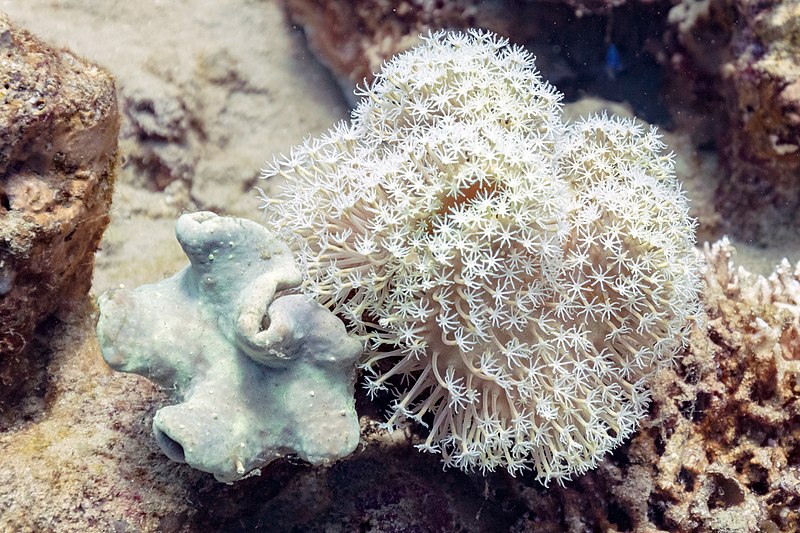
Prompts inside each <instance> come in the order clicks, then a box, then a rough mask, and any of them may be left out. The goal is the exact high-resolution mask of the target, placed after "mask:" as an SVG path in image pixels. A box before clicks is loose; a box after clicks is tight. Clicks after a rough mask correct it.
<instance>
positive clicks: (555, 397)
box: [264, 30, 700, 484]
mask: <svg viewBox="0 0 800 533" xmlns="http://www.w3.org/2000/svg"><path fill="white" fill-rule="evenodd" d="M359 94H360V95H361V96H362V97H363V98H362V100H361V101H360V102H359V104H358V106H357V108H356V109H355V111H354V112H353V119H352V123H351V124H340V125H338V126H337V127H336V128H334V129H333V130H331V131H330V132H329V133H328V134H327V135H325V136H322V137H320V138H317V139H312V140H309V141H308V142H306V143H305V144H304V145H303V146H300V147H296V148H294V149H293V150H292V151H291V153H290V155H288V156H286V157H284V158H282V159H276V160H275V163H274V164H273V165H272V166H270V168H268V169H267V170H266V171H265V174H264V176H265V177H271V176H282V177H285V178H286V179H287V183H286V185H285V186H284V188H283V191H282V193H281V194H280V195H279V196H278V197H277V198H269V199H268V198H265V201H264V208H265V209H266V213H267V217H268V220H269V221H270V223H271V224H273V225H275V226H276V227H277V228H279V230H280V231H281V235H282V236H284V237H285V238H286V239H287V240H288V241H289V242H291V244H292V245H293V247H294V250H295V251H296V253H297V254H298V255H299V258H300V263H301V269H302V270H303V271H304V272H305V280H304V283H303V289H304V290H305V292H306V293H307V294H309V295H311V296H313V297H314V298H316V299H317V300H318V301H319V302H320V303H322V304H323V305H325V306H327V307H328V308H330V309H331V310H333V311H334V312H335V313H337V314H339V315H340V316H342V317H343V318H344V319H345V320H346V321H347V322H348V323H349V325H350V327H351V329H352V330H353V331H355V332H356V333H357V334H359V335H360V336H362V337H363V338H364V339H365V340H366V341H367V343H368V344H367V353H366V356H365V358H364V359H363V360H362V368H363V369H364V371H365V373H366V374H367V387H368V389H369V392H370V394H371V395H375V394H378V393H380V392H381V391H384V390H387V389H388V388H389V386H390V384H391V385H392V386H394V385H395V383H394V381H395V380H394V379H393V378H402V383H403V385H399V392H398V393H397V398H396V400H394V402H393V403H392V405H391V408H390V415H389V420H388V422H387V426H388V427H390V428H391V427H395V426H397V425H400V424H402V423H404V422H405V421H406V420H409V419H410V420H415V421H418V422H420V423H421V424H423V425H425V426H426V427H427V428H428V436H427V438H426V439H425V440H424V441H423V442H421V443H419V444H418V448H420V449H422V450H424V451H429V452H436V453H441V454H442V456H443V457H444V461H445V464H446V465H449V466H454V467H457V468H460V469H463V470H473V469H478V470H480V471H481V472H487V471H492V470H495V469H496V468H498V467H504V468H506V469H507V470H508V471H509V472H510V473H512V474H516V473H519V472H522V471H525V470H528V469H532V470H533V473H534V475H535V476H536V478H537V479H538V480H539V481H540V482H542V483H544V484H548V483H549V482H550V481H552V480H556V481H558V482H563V481H564V480H566V479H569V478H571V477H572V476H574V475H575V474H580V473H583V472H586V471H587V470H589V469H590V468H592V467H594V466H595V465H596V463H597V461H598V460H599V459H600V458H602V457H603V456H604V455H605V454H606V453H607V452H608V451H609V450H611V449H613V448H615V447H617V446H619V445H620V444H621V443H622V442H623V441H624V440H625V439H626V438H628V437H629V436H630V435H631V433H632V432H633V431H634V430H635V429H636V428H637V427H638V425H639V423H640V421H641V420H642V419H643V418H644V417H645V415H646V410H647V404H648V400H649V392H648V383H649V381H650V379H651V378H652V376H653V374H654V373H655V372H656V371H657V370H658V369H660V368H662V367H664V366H666V365H669V364H670V363H671V362H672V360H673V358H674V356H675V354H676V351H677V350H678V349H679V348H680V347H681V346H682V345H683V344H685V342H686V331H687V328H688V324H689V323H690V319H692V318H694V317H696V316H697V315H698V310H699V304H698V300H697V295H698V291H699V289H700V278H699V272H700V259H699V256H698V255H697V254H696V253H695V251H694V248H693V245H694V225H695V223H694V221H693V220H692V219H691V218H690V217H689V215H688V205H687V200H686V198H685V196H684V195H683V192H682V191H681V189H680V186H679V184H678V182H677V181H676V180H675V177H674V171H673V162H672V158H671V157H670V156H669V155H664V154H663V153H661V151H662V150H663V148H664V145H663V144H662V143H661V141H660V140H659V137H658V135H657V133H656V132H655V129H650V130H645V129H643V128H642V127H640V126H638V125H636V124H635V123H634V122H632V121H630V120H625V119H617V118H608V117H606V116H595V117H591V118H588V119H586V120H583V121H581V122H577V123H575V124H564V123H563V122H562V121H561V104H560V98H561V95H560V94H559V93H558V92H557V91H556V90H555V89H554V88H553V87H552V86H551V85H549V84H547V83H546V82H544V81H542V80H541V78H540V77H539V74H538V73H537V71H536V70H535V67H534V64H533V58H532V56H531V55H530V54H529V53H528V52H526V51H525V50H524V49H522V48H521V47H517V46H512V45H509V43H508V42H507V41H506V40H504V39H500V38H499V37H497V36H495V35H494V34H491V33H483V32H480V31H474V30H473V31H470V32H468V33H452V32H439V33H435V34H431V35H429V36H428V37H427V38H423V44H421V45H420V46H418V47H416V48H414V49H412V50H410V51H408V52H406V53H403V54H400V55H398V56H396V57H395V58H394V59H392V60H391V61H389V62H388V63H387V64H385V65H384V67H383V69H382V71H381V72H380V73H378V74H377V76H376V78H375V81H374V83H372V84H370V85H367V86H366V87H364V88H363V89H361V90H360V91H359Z"/></svg>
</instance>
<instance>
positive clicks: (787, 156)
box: [666, 0, 800, 244]
mask: <svg viewBox="0 0 800 533" xmlns="http://www.w3.org/2000/svg"><path fill="white" fill-rule="evenodd" d="M668 22H669V27H670V30H669V32H668V33H667V36H666V46H667V50H668V54H667V57H668V68H669V70H670V71H671V72H670V74H669V75H668V76H667V77H666V79H667V80H671V81H672V83H669V91H670V93H671V97H670V98H671V100H672V107H673V108H674V109H673V110H674V111H675V112H674V113H673V116H674V119H675V121H676V124H677V126H679V127H681V128H684V129H690V130H693V131H694V132H695V135H696V136H697V142H698V143H700V142H709V141H712V142H715V143H716V144H717V146H718V147H719V149H720V153H721V155H722V157H721V158H720V160H721V161H722V162H723V164H724V165H725V167H726V174H727V175H728V178H727V179H726V180H725V181H724V182H723V183H722V184H721V186H720V188H719V190H718V194H717V198H716V203H717V206H718V208H719V209H720V211H724V212H728V213H730V214H731V215H732V216H730V217H729V218H730V220H729V224H728V227H727V228H726V230H727V231H729V232H732V233H733V234H735V235H736V236H738V237H740V238H743V239H745V238H746V239H758V240H759V241H761V242H762V243H763V244H769V241H771V240H775V239H778V238H783V239H786V238H791V234H796V233H797V228H798V227H800V217H798V215H797V213H798V207H799V206H800V4H798V3H797V2H796V1H794V0H701V1H699V2H698V1H695V0H684V1H682V2H680V3H679V4H678V5H676V6H675V7H673V8H672V9H671V10H670V12H669V17H668Z"/></svg>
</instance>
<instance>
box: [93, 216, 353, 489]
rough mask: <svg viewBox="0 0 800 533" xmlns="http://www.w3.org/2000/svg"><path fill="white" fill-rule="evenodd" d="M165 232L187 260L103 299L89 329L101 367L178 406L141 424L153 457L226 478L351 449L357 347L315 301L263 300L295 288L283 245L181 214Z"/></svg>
mask: <svg viewBox="0 0 800 533" xmlns="http://www.w3.org/2000/svg"><path fill="white" fill-rule="evenodd" d="M176 234H177V237H178V241H179V242H180V244H181V246H182V247H183V250H184V252H185V253H186V255H187V256H188V257H189V260H190V262H191V264H190V265H189V266H188V267H187V268H185V269H184V270H182V271H181V272H179V273H177V274H176V275H175V276H173V277H172V278H169V279H167V280H164V281H162V282H160V283H157V284H154V285H145V286H142V287H139V288H137V289H135V290H132V291H131V290H114V291H109V292H108V293H106V294H104V295H103V296H101V298H100V299H99V305H100V320H99V322H98V325H97V333H98V339H99V342H100V348H101V351H102V353H103V357H104V358H105V360H106V361H107V362H108V364H109V365H111V366H112V367H113V368H114V369H116V370H119V371H123V372H134V373H137V374H140V375H143V376H145V377H147V378H149V379H151V380H153V381H154V382H156V383H157V384H159V385H161V386H162V387H164V388H167V389H168V390H169V392H170V394H171V396H172V397H173V398H174V399H176V400H178V402H179V403H178V404H176V405H171V406H167V407H163V408H161V409H160V410H159V411H158V412H157V413H156V415H155V417H154V419H153V432H154V434H155V436H156V439H157V441H158V443H159V445H160V446H161V448H162V449H163V451H164V453H166V455H167V456H168V457H170V458H171V459H173V460H175V461H180V462H186V463H188V464H189V465H191V466H193V467H194V468H197V469H199V470H203V471H206V472H210V473H213V474H214V476H215V477H216V478H217V479H218V480H220V481H233V480H236V479H238V478H240V477H242V476H243V475H244V474H246V473H247V472H249V471H251V470H253V469H255V468H258V467H261V466H263V465H265V464H267V463H269V462H271V461H273V460H274V459H276V458H278V457H282V456H285V455H288V454H297V455H298V456H299V457H301V458H302V459H304V460H306V461H309V462H311V463H314V464H320V463H324V462H328V461H332V460H334V459H338V458H340V457H343V456H345V455H348V454H349V453H350V452H352V451H353V449H355V447H356V445H357V444H358V439H359V426H358V419H357V416H356V413H355V407H354V400H353V383H354V379H355V360H356V358H357V357H358V355H359V354H360V353H361V344H360V343H359V342H358V341H357V340H355V339H353V338H350V337H348V336H347V334H346V332H345V329H344V325H343V324H342V323H341V321H339V319H337V318H336V317H334V316H333V315H332V314H331V313H330V312H329V311H327V310H325V309H324V308H322V307H321V306H320V305H319V304H317V303H314V302H309V301H307V299H306V298H305V297H304V296H302V295H286V296H281V297H279V298H275V295H276V293H278V292H279V291H282V290H285V289H290V288H292V287H294V286H296V285H297V284H298V283H299V281H300V274H299V273H298V271H297V269H296V267H295V265H294V262H293V260H292V256H291V254H290V253H289V251H288V249H287V248H286V246H285V245H284V244H283V243H281V242H280V241H279V240H277V239H276V238H275V237H274V236H273V235H272V234H270V233H269V232H268V231H267V230H266V229H264V228H263V227H261V226H260V225H258V224H256V223H254V222H250V221H247V220H243V219H237V218H228V217H218V216H217V215H215V214H213V213H209V212H199V213H193V214H189V215H183V216H182V217H180V218H179V219H178V222H177V224H176ZM273 299H274V300H273ZM262 321H263V322H265V323H266V324H262Z"/></svg>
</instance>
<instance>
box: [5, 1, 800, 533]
mask: <svg viewBox="0 0 800 533" xmlns="http://www.w3.org/2000/svg"><path fill="white" fill-rule="evenodd" d="M0 12H2V13H5V15H7V18H6V17H4V16H0V53H1V54H2V55H0V102H2V105H3V109H2V110H0V341H2V342H0V531H9V532H17V531H20V532H24V531H31V532H38V531H59V532H60V531H113V532H138V531H142V532H145V531H162V532H169V531H175V532H177V531H202V530H206V531H297V532H301V531H331V532H334V531H342V532H349V531H363V532H398V533H399V532H428V531H430V532H434V531H442V532H448V531H464V532H467V531H487V532H494V531H513V532H526V531H571V532H581V531H698V532H700V531H719V532H723V531H725V532H734V531H735V532H739V531H741V532H747V531H753V532H755V531H775V532H780V531H786V532H790V531H796V530H800V512H798V509H799V508H800V401H799V400H800V263H798V261H800V231H798V230H800V64H799V62H800V4H798V2H796V1H795V0H627V1H626V0H613V1H612V0H550V1H538V0H530V1H523V0H494V1H485V2H479V1H470V0H458V1H445V0H438V1H437V0H402V1H397V2H389V1H382V0H378V1H359V0H352V1H346V0H324V1H304V0H284V1H270V0H220V1H208V0H183V1H172V2H164V1H156V0H146V1H142V2H135V3H134V2H123V1H103V0H72V1H57V0H48V1H45V0H24V1H22V0H0ZM466 28H482V29H486V30H491V31H493V32H497V33H498V34H500V35H503V36H505V37H507V38H509V39H510V41H511V42H513V43H517V44H520V45H523V46H525V47H526V49H528V50H530V51H531V52H532V53H533V54H535V55H536V66H537V68H538V69H539V71H540V72H541V75H542V78H543V79H545V80H547V81H549V82H550V83H552V84H553V85H555V87H556V88H557V89H558V90H559V91H561V92H562V93H563V94H564V102H565V104H566V105H565V111H564V114H565V118H568V119H573V120H576V119H578V118H580V117H584V116H587V115H589V114H591V113H598V112H603V111H607V112H609V113H614V114H617V115H620V116H626V117H636V118H637V120H641V121H643V123H649V124H654V125H656V126H658V127H659V128H660V132H661V133H662V134H663V140H664V142H665V143H666V144H667V150H669V151H672V152H674V154H675V162H676V174H677V177H678V179H679V180H680V181H681V183H682V186H683V188H684V190H685V191H686V194H687V196H688V197H689V200H690V206H691V207H690V215H691V216H692V217H694V218H696V220H697V241H698V245H697V249H698V254H701V255H702V257H703V260H704V261H705V264H706V267H705V269H704V271H703V273H702V278H703V289H702V303H703V308H704V320H703V321H702V322H701V325H700V326H699V327H697V328H694V329H693V330H692V331H691V334H690V340H689V345H688V346H687V347H686V348H684V349H683V351H682V353H681V357H680V359H679V361H678V363H677V364H676V365H675V366H674V367H671V368H667V369H665V370H663V371H662V372H660V373H659V374H658V375H657V377H656V378H655V380H654V382H653V384H652V386H651V389H652V401H651V405H650V407H649V418H648V419H647V420H645V421H644V422H643V423H642V426H641V427H640V429H639V430H638V431H637V432H636V433H635V434H634V436H633V438H632V439H630V440H629V441H628V442H627V443H625V444H623V445H622V446H621V447H620V448H617V449H616V450H615V451H614V452H613V453H611V454H610V455H608V456H607V457H606V458H605V459H604V460H603V461H602V462H601V463H600V465H599V466H598V467H597V468H596V469H595V470H592V471H590V472H588V473H586V474H584V475H582V476H579V477H577V478H576V479H573V480H572V481H568V482H566V483H565V484H564V486H560V485H559V484H557V483H552V484H550V485H549V486H548V487H544V486H542V485H541V484H539V483H537V482H536V481H535V480H534V479H532V478H531V477H530V476H528V477H526V476H525V475H524V474H522V475H518V476H516V477H512V476H510V475H509V474H508V473H507V472H505V471H503V470H502V469H501V471H498V472H494V473H490V474H488V475H486V476H484V475H481V474H480V473H474V474H467V473H463V472H460V471H458V470H453V469H448V470H443V468H442V465H441V462H440V459H439V457H437V456H435V455H431V454H422V453H419V452H418V451H417V450H415V449H414V444H418V443H419V442H421V440H423V439H421V436H422V437H424V431H423V430H421V429H420V428H417V427H414V426H411V427H408V428H405V429H404V430H401V431H395V432H393V433H389V432H387V431H386V430H385V429H383V428H382V426H381V422H383V421H384V420H385V416H384V414H385V412H386V410H387V408H388V404H389V398H384V399H383V404H381V400H380V399H379V400H378V401H377V402H373V401H370V400H369V399H368V398H367V394H366V391H365V390H364V389H363V388H362V387H361V386H360V384H359V385H357V387H356V410H357V412H358V414H359V417H360V418H359V423H360V429H361V442H360V444H359V446H358V448H357V449H356V451H355V452H354V453H353V454H352V455H350V456H349V457H348V458H346V459H343V460H341V461H338V462H336V463H334V464H332V465H329V466H323V467H319V466H311V465H309V464H307V463H304V462H303V461H300V460H299V459H295V458H292V457H289V458H286V459H282V460H279V461H276V462H273V463H271V464H269V465H268V466H267V467H265V468H263V469H262V471H261V475H260V476H253V477H249V478H247V479H244V480H242V481H238V482H236V483H235V484H231V485H226V484H222V483H219V482H217V481H215V480H214V479H213V477H212V476H211V475H209V474H206V473H203V472H199V471H196V470H193V469H191V468H190V467H188V466H187V465H185V464H179V463H175V462H172V461H170V460H169V459H168V458H167V457H165V456H164V454H163V453H162V452H161V450H160V449H159V447H158V445H157V443H156V441H155V440H154V439H153V436H152V432H151V424H152V420H153V416H154V414H155V413H156V411H157V410H158V409H159V408H161V407H163V406H164V405H167V404H168V403H169V402H168V394H167V393H166V392H165V391H162V390H160V389H159V388H158V387H156V386H155V385H153V384H152V383H151V382H150V381H148V380H146V379H144V378H141V377H138V376H133V375H130V374H121V373H116V372H113V371H112V370H111V369H109V367H108V366H107V365H106V363H105V362H104V361H103V359H102V357H101V355H100V351H99V348H98V344H97V338H96V333H95V324H96V322H97V319H98V310H97V307H96V304H95V300H96V298H97V296H99V295H100V294H101V293H103V292H104V291H106V290H108V289H111V288H116V287H119V286H121V285H124V286H126V287H134V286H138V285H140V284H143V283H153V282H158V281H161V280H163V279H165V278H167V277H168V276H170V275H172V274H173V273H174V272H176V271H178V270H179V269H180V268H182V267H183V266H184V265H185V263H186V257H185V255H184V253H183V252H182V250H181V248H180V246H179V244H178V242H177V241H176V240H175V235H174V232H175V229H174V227H175V219H176V218H177V217H178V216H179V215H181V214H182V213H185V212H189V211H200V210H207V211H213V212H215V213H218V214H221V215H232V216H237V217H243V218H248V219H252V220H255V221H257V222H263V221H264V219H263V215H262V213H261V212H259V211H258V206H259V203H260V200H259V194H258V193H257V191H256V190H255V187H262V188H265V189H266V190H267V193H271V192H273V191H274V190H275V188H276V187H277V185H278V184H279V183H278V181H277V180H274V181H270V182H263V181H261V180H259V176H260V174H261V169H262V168H263V167H264V166H265V164H266V163H267V161H269V160H271V159H272V157H273V155H274V154H280V153H286V152H287V151H288V150H289V148H290V147H292V146H294V145H297V144H298V143H301V142H302V141H303V140H304V139H305V138H307V137H311V136H317V135H319V134H321V133H323V132H325V131H327V130H328V129H329V128H331V127H332V126H333V125H334V124H335V123H337V122H339V121H341V120H345V119H347V118H348V116H349V113H350V110H351V107H352V106H353V105H354V104H355V97H354V96H353V90H354V89H355V87H356V85H357V84H362V85H363V83H364V81H365V79H366V80H370V79H371V78H372V76H373V75H374V73H375V72H377V71H378V70H379V69H380V66H381V64H382V62H383V61H385V60H388V59H389V58H391V57H392V56H394V55H395V54H396V53H399V52H401V51H404V50H407V49H409V48H410V47H412V46H414V45H416V44H417V43H418V42H419V35H421V34H427V33H428V31H436V30H439V29H466ZM62 49H65V50H66V51H63V50H62ZM73 54H74V55H73ZM21 80H22V81H21ZM20 84H22V85H24V89H25V90H26V91H28V92H27V93H26V95H27V96H26V98H25V99H24V100H20V99H18V98H17V97H16V96H15V94H14V93H13V91H12V88H15V87H18V86H19V85H20ZM31 95H33V96H31ZM73 101H74V102H78V110H77V111H76V109H75V108H72V107H70V106H71V105H73V104H71V103H69V102H73ZM60 117H72V118H70V120H69V121H67V120H65V119H63V118H60ZM48 121H49V122H48ZM42 123H44V124H45V126H40V124H42ZM37 128H39V129H37ZM48 135H49V136H52V138H53V139H56V140H55V141H50V140H48V139H50V138H51V137H47V136H48ZM117 142H118V144H117ZM64 153H67V154H69V153H74V154H76V155H75V161H77V163H75V164H74V165H73V164H72V163H70V161H68V160H66V159H64V158H63V154H64ZM39 154H47V158H46V159H47V161H44V159H45V158H44V157H43V156H42V157H40V156H39ZM59 154H62V155H59ZM92 154H100V155H98V156H95V155H92ZM47 176H55V177H47ZM63 176H69V179H68V180H66V179H63ZM62 179H63V180H62ZM53 180H56V181H53ZM58 180H62V181H58ZM65 228H66V229H65ZM95 248H96V249H97V250H96V253H95ZM795 265H796V266H795Z"/></svg>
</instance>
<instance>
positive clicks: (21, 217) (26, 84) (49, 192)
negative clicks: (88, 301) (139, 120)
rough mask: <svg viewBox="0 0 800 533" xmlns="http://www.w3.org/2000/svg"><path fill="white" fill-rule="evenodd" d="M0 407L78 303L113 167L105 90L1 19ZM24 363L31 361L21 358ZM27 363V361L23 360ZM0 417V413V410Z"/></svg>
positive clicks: (98, 72) (110, 100)
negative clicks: (42, 333)
mask: <svg viewBox="0 0 800 533" xmlns="http://www.w3.org/2000/svg"><path fill="white" fill-rule="evenodd" d="M0 51H2V53H0V80H2V83H1V84H0V401H5V400H7V399H11V398H15V397H20V396H22V395H23V394H21V392H22V391H20V387H23V386H27V385H28V384H30V383H31V381H33V380H32V379H30V374H27V377H25V378H23V377H22V376H23V375H26V374H25V373H26V372H27V371H28V370H29V358H28V357H23V356H22V355H23V352H24V349H25V347H26V344H27V343H28V342H29V341H30V338H31V335H32V333H33V331H34V328H36V326H37V325H38V324H40V323H41V322H42V321H43V320H44V319H45V318H46V317H47V316H48V315H50V314H51V313H53V312H54V311H55V310H56V309H58V308H59V307H63V306H65V305H68V304H70V303H72V302H74V301H78V300H80V298H81V297H82V296H84V295H85V294H86V293H87V292H88V290H89V285H90V284H91V281H92V270H93V268H94V252H95V250H96V249H97V246H98V243H99V241H100V237H101V236H102V234H103V231H104V230H105V228H106V226H107V225H108V221H109V219H108V208H109V205H110V204H111V194H112V192H113V183H114V170H115V167H116V163H117V132H118V130H119V114H118V111H117V100H116V93H115V89H114V81H113V79H112V78H111V75H110V74H109V73H108V72H106V71H105V70H103V69H101V68H99V67H97V66H96V65H93V64H91V63H89V62H87V61H85V60H83V59H81V58H79V57H77V56H75V55H74V54H72V53H71V52H69V51H67V50H58V49H53V48H51V47H50V46H48V45H46V44H45V43H43V42H41V41H40V40H38V39H36V38H35V37H34V36H32V35H31V34H30V33H28V32H26V31H24V30H21V29H19V28H18V27H16V26H15V25H14V24H12V23H11V21H10V20H9V19H8V18H7V17H6V16H5V15H4V14H3V13H0ZM28 355H29V356H30V357H32V354H28ZM30 362H31V363H34V364H35V363H36V362H35V361H30ZM2 410H3V409H2V408H0V411H2Z"/></svg>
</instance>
